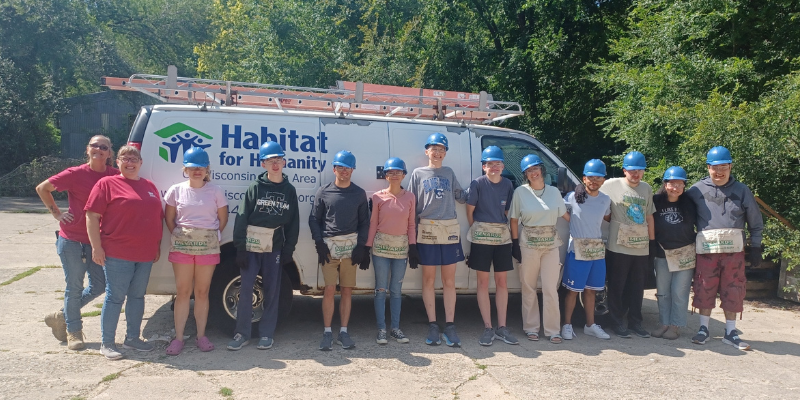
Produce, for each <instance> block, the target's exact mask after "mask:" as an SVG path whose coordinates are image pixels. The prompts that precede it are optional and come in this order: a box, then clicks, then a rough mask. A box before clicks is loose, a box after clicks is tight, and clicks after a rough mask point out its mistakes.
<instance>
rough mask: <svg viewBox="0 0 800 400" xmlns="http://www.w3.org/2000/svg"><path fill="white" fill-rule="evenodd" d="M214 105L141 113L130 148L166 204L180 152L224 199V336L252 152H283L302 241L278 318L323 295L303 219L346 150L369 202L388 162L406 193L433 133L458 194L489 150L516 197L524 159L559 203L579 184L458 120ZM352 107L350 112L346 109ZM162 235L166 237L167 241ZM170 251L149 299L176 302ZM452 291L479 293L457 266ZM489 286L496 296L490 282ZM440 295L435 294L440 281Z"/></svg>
mask: <svg viewBox="0 0 800 400" xmlns="http://www.w3.org/2000/svg"><path fill="white" fill-rule="evenodd" d="M181 79H183V78H181ZM340 85H341V84H340ZM414 90H416V91H419V89H414ZM462 97H463V96H462ZM228 99H230V97H228ZM269 101H271V102H272V101H274V102H275V104H280V102H279V101H277V99H274V100H273V99H272V98H270V99H269ZM362 101H363V100H362ZM287 103H288V102H287ZM215 104H217V105H212V106H208V105H206V104H203V105H197V104H194V105H173V104H165V105H156V106H147V107H143V108H142V109H141V111H140V112H139V114H138V116H137V118H136V121H135V122H134V125H133V128H132V131H131V133H130V136H129V139H128V140H129V143H128V144H131V145H135V146H137V147H139V148H140V149H141V152H142V157H143V160H144V163H143V166H142V169H141V171H140V176H142V177H144V178H146V179H149V180H151V181H152V182H153V183H154V184H155V185H156V186H157V187H158V188H159V190H160V191H161V194H162V196H163V195H164V193H165V192H166V190H167V189H168V188H169V187H170V186H171V185H173V184H175V183H178V182H181V181H184V180H186V179H187V178H186V177H185V176H184V175H183V173H182V170H181V163H182V157H183V152H184V151H185V150H187V149H188V148H189V147H191V146H199V147H204V148H205V150H206V151H207V152H208V154H209V156H210V159H211V169H212V172H211V182H212V183H214V184H216V185H219V186H220V187H222V189H223V190H224V191H225V196H226V197H227V198H228V204H229V210H230V213H231V218H230V220H229V221H230V222H229V223H228V225H227V226H226V227H225V230H224V232H223V234H222V241H221V243H222V261H221V263H220V265H219V266H218V267H217V269H216V271H215V273H214V278H213V281H212V283H211V291H210V298H211V299H210V301H211V313H212V317H216V321H215V323H217V324H224V325H226V327H227V326H232V324H233V322H234V316H235V315H236V314H235V313H236V309H237V307H238V306H239V304H238V298H239V296H238V291H239V287H240V281H239V276H238V275H239V271H238V268H236V266H235V264H234V256H235V249H234V247H233V244H232V234H233V221H234V216H233V214H235V213H236V212H237V211H238V207H239V204H240V202H241V196H242V194H243V193H244V191H245V190H246V188H247V187H248V185H250V183H251V182H253V180H254V179H255V178H256V176H257V175H258V174H260V173H262V172H263V169H262V168H261V167H260V163H259V161H258V149H259V146H260V145H261V144H262V143H263V142H265V141H275V142H278V143H280V144H281V146H282V147H283V148H284V149H285V151H286V160H287V165H286V168H285V170H284V172H285V174H286V175H287V176H288V178H289V181H290V182H291V183H292V184H293V185H294V186H295V188H297V195H298V198H299V202H300V218H301V221H300V238H299V242H298V245H297V250H296V251H295V253H294V262H293V263H291V264H289V265H286V266H285V267H284V271H283V280H282V285H281V298H280V314H281V316H285V315H287V314H288V312H289V310H290V308H291V300H292V296H293V291H297V292H299V293H300V294H303V295H319V294H322V292H323V288H324V282H323V275H322V271H321V269H320V266H319V265H318V264H317V254H316V252H315V250H314V242H313V240H312V239H311V234H310V231H309V228H308V219H307V218H308V215H309V213H310V211H311V206H312V202H313V201H314V194H315V193H316V191H317V189H318V188H319V187H320V185H323V184H326V183H328V182H331V181H332V180H333V179H334V176H333V166H332V165H331V162H332V158H333V156H334V154H336V152H338V151H340V150H349V151H351V152H352V153H353V154H354V155H355V156H356V160H357V167H358V168H357V169H356V170H355V171H354V172H353V176H352V179H353V182H355V183H356V184H357V185H358V186H360V187H362V188H363V189H364V190H365V191H366V192H367V196H371V195H372V194H373V193H374V192H376V191H378V190H381V189H383V188H385V187H386V186H387V183H386V181H385V179H383V175H382V167H383V164H384V162H385V161H386V159H388V158H389V157H400V158H401V159H403V160H404V161H405V162H406V165H407V166H408V169H409V175H407V176H406V179H405V180H404V182H403V183H404V186H407V185H408V179H409V176H410V172H411V170H413V169H414V168H416V167H420V166H425V165H427V163H428V160H427V157H426V156H425V153H424V150H425V149H424V144H425V141H426V139H427V137H428V136H429V135H430V134H431V133H434V132H440V133H443V134H444V135H446V136H447V138H448V140H449V145H450V149H449V151H448V152H447V158H446V159H445V162H444V165H446V166H449V167H451V168H452V169H453V171H455V174H456V176H457V178H458V180H459V182H460V183H461V185H462V186H463V187H468V186H469V183H470V182H471V181H472V180H473V179H475V178H477V177H479V176H481V174H482V170H481V162H480V159H481V151H482V150H483V149H484V148H486V147H487V146H491V145H494V146H498V147H500V148H501V149H503V152H504V154H505V159H506V162H505V165H506V169H505V170H504V171H503V175H504V176H506V177H508V178H509V179H511V181H512V182H513V183H514V186H515V187H516V186H518V185H519V184H520V182H524V177H523V174H522V172H521V171H520V166H519V163H520V160H521V159H522V158H523V157H524V156H526V155H528V154H536V155H538V156H539V157H541V159H542V160H543V161H544V163H545V165H546V167H547V176H546V178H545V181H546V183H548V184H550V185H553V186H556V187H557V188H558V189H559V190H560V191H561V192H562V193H563V194H566V193H567V192H569V191H571V190H573V188H574V187H575V185H576V184H577V183H578V182H579V180H578V178H577V177H576V176H575V175H574V174H573V173H572V172H571V171H569V169H568V168H567V167H566V166H565V165H564V163H563V162H562V161H561V160H560V159H559V158H558V157H557V156H556V155H555V154H553V152H551V151H550V150H549V149H548V148H547V147H546V146H544V145H543V144H542V143H541V142H539V141H538V140H536V139H535V138H534V137H532V136H531V135H529V134H526V133H524V132H519V131H514V130H510V129H505V128H499V127H494V126H488V125H485V124H472V123H467V122H466V121H464V120H454V121H448V120H446V119H445V120H444V121H440V120H425V119H420V118H409V117H397V116H395V115H392V116H385V115H380V116H379V115H372V114H369V113H362V114H357V113H350V114H347V113H343V112H341V110H339V111H338V112H337V110H331V111H327V112H326V111H302V110H291V109H287V108H286V107H280V106H277V107H271V108H268V107H243V106H241V105H236V106H220V105H218V103H215ZM228 104H230V103H228ZM328 104H330V103H328ZM345 104H346V103H345ZM348 106H350V107H352V104H348ZM412 110H413V108H412ZM440 110H441V109H440ZM442 111H444V110H442ZM457 211H458V219H459V221H460V222H461V227H462V235H466V233H467V230H468V226H467V219H466V210H465V207H464V206H463V205H458V207H457ZM559 221H560V223H559V224H560V225H559V232H560V233H561V235H562V240H563V242H564V243H567V239H568V227H567V224H566V222H565V221H563V220H561V219H559ZM168 235H169V233H168V232H166V228H165V232H164V236H165V237H168ZM167 242H168V241H167V240H164V241H162V247H161V251H162V256H161V258H160V260H159V261H158V262H157V263H156V264H155V265H154V266H153V269H152V273H151V275H150V283H149V285H148V288H147V291H148V293H150V294H167V295H169V294H173V295H174V294H175V280H174V276H173V272H172V266H171V264H170V263H169V262H168V261H167V253H168V251H169V245H168V243H167ZM463 246H464V251H465V253H466V254H467V255H469V250H470V249H469V243H468V242H466V241H464V242H463ZM563 252H564V251H562V253H563ZM562 260H563V254H562ZM515 262H516V261H515ZM374 282H375V281H374V272H373V270H372V269H371V268H370V269H369V270H367V271H361V270H359V271H358V274H357V283H356V288H355V289H354V292H355V293H361V294H368V293H373V288H374ZM455 283H456V289H457V292H458V293H462V294H474V293H475V292H476V286H477V279H476V274H475V271H473V270H471V269H469V268H468V267H467V266H466V265H465V264H464V263H463V262H462V263H459V265H458V266H457V272H456V282H455ZM490 285H492V286H493V282H491V283H490ZM437 286H438V287H439V288H441V281H440V280H438V278H437ZM508 286H509V289H510V290H511V291H519V290H520V284H519V276H518V273H517V271H516V270H515V271H511V272H510V273H509V277H508ZM421 287H422V270H420V269H417V270H408V271H407V273H406V277H405V280H404V284H403V292H404V293H411V294H414V293H421ZM255 292H256V293H255V295H254V297H253V307H254V309H255V310H254V313H253V319H254V322H255V321H257V320H258V319H259V318H260V316H261V307H262V304H261V299H262V297H263V296H261V295H260V293H259V292H260V284H259V283H257V284H256V285H255Z"/></svg>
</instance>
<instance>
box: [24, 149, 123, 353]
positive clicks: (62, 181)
mask: <svg viewBox="0 0 800 400" xmlns="http://www.w3.org/2000/svg"><path fill="white" fill-rule="evenodd" d="M86 155H87V156H88V161H87V162H86V164H82V165H79V166H76V167H70V168H67V169H65V170H63V171H61V172H59V173H58V174H55V175H53V176H51V177H50V178H48V179H47V180H45V181H44V182H42V183H40V184H39V186H36V193H38V194H39V197H40V198H41V199H42V203H44V205H45V207H47V209H48V210H50V214H52V215H53V217H54V218H55V219H57V220H58V222H59V231H58V239H57V240H56V251H57V252H58V256H59V257H60V258H61V266H62V268H63V269H64V280H65V281H66V282H67V286H66V289H64V307H63V308H62V310H61V311H56V312H54V313H50V314H47V316H45V317H44V322H45V323H46V324H47V326H49V327H50V328H51V329H52V330H53V336H55V337H56V339H58V340H59V341H62V342H67V348H69V349H70V350H80V349H82V348H83V347H84V343H83V321H82V320H81V308H82V307H83V306H85V305H87V304H89V302H91V301H92V300H94V299H95V298H97V297H98V296H100V295H101V294H103V293H104V292H105V288H106V277H105V274H104V273H103V267H102V266H100V265H97V263H95V262H94V261H92V245H91V244H90V243H89V235H88V234H87V233H86V215H85V214H84V212H83V207H84V206H85V205H86V200H87V199H88V198H89V192H91V191H92V187H93V186H94V184H95V183H97V181H99V180H100V178H103V177H106V176H111V175H118V174H119V170H118V169H116V168H114V167H112V166H111V163H112V161H113V160H114V150H113V149H112V148H111V139H109V138H107V137H105V136H103V135H97V136H93V137H92V138H91V139H89V144H88V145H86ZM56 190H57V191H62V192H63V191H65V192H67V196H68V198H69V209H68V210H67V211H66V212H62V211H61V210H59V209H58V206H57V205H56V202H55V200H54V199H53V193H52V192H53V191H56ZM87 273H88V275H89V286H87V287H86V288H84V287H83V281H84V278H85V277H86V275H87Z"/></svg>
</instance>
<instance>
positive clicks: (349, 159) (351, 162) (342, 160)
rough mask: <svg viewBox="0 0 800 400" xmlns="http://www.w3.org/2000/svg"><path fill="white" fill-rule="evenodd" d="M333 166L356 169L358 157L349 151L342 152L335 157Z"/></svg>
mask: <svg viewBox="0 0 800 400" xmlns="http://www.w3.org/2000/svg"><path fill="white" fill-rule="evenodd" d="M333 165H334V166H336V165H340V166H342V167H347V168H352V169H356V156H354V155H353V153H351V152H349V151H347V150H342V151H340V152H338V153H336V155H335V156H333Z"/></svg>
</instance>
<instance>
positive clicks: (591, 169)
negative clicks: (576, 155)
mask: <svg viewBox="0 0 800 400" xmlns="http://www.w3.org/2000/svg"><path fill="white" fill-rule="evenodd" d="M583 176H606V164H605V163H604V162H602V161H601V160H598V159H596V158H593V159H591V160H589V161H587V162H586V165H584V166H583Z"/></svg>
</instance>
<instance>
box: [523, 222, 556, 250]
mask: <svg viewBox="0 0 800 400" xmlns="http://www.w3.org/2000/svg"><path fill="white" fill-rule="evenodd" d="M522 232H523V233H524V234H525V238H524V239H525V240H524V241H523V243H522V244H523V245H524V246H525V247H526V248H528V249H536V250H550V249H555V248H557V247H559V246H561V238H560V237H559V236H558V231H557V230H556V227H555V225H547V226H523V227H522Z"/></svg>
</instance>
